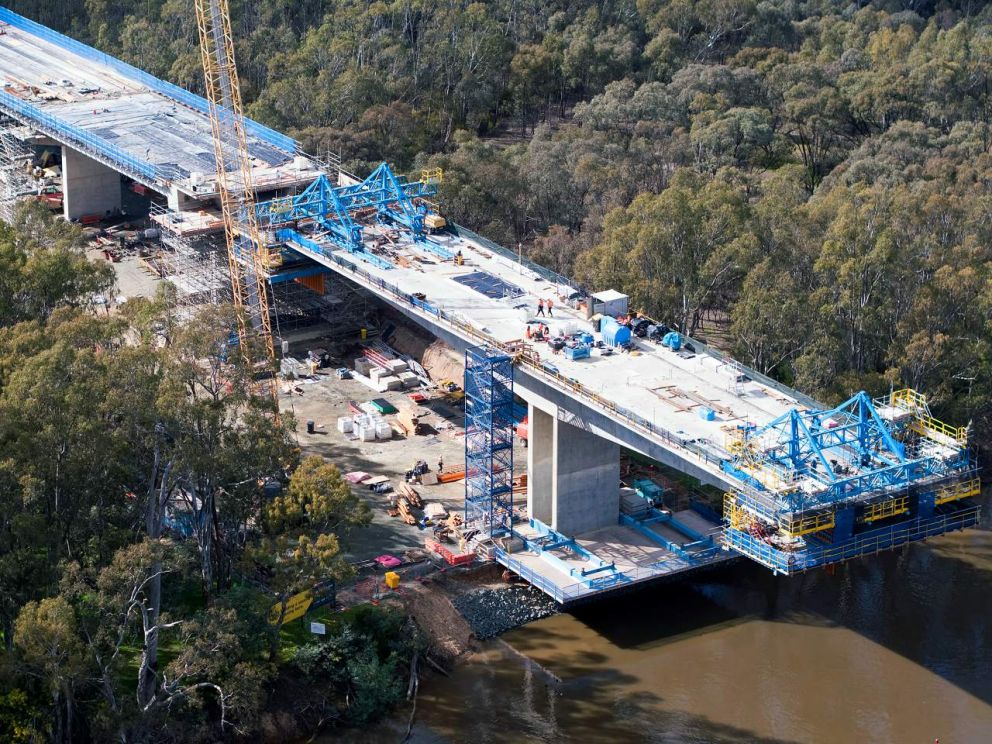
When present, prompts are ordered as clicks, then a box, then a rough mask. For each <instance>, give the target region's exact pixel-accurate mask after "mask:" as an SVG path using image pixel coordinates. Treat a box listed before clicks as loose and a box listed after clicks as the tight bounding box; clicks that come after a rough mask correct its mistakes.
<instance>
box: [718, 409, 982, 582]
mask: <svg viewBox="0 0 992 744" xmlns="http://www.w3.org/2000/svg"><path fill="white" fill-rule="evenodd" d="M727 449H728V450H729V451H730V453H731V455H732V459H729V460H725V461H724V462H723V463H722V467H723V469H724V470H725V471H726V472H727V473H728V474H730V475H732V476H734V477H735V478H736V479H737V480H738V481H740V482H741V484H742V486H741V488H739V489H738V490H736V491H731V492H729V493H728V494H727V495H726V496H725V498H724V520H725V523H726V530H725V533H724V542H725V544H726V545H727V546H728V547H730V548H733V549H735V550H737V551H739V552H741V553H743V554H744V555H746V556H748V557H750V558H752V559H754V560H756V561H758V562H759V563H762V564H764V565H766V566H768V567H769V568H771V569H773V570H774V571H776V572H778V573H785V574H791V573H796V572H799V571H805V570H807V569H810V568H815V567H817V566H823V565H828V564H832V563H837V562H840V561H845V560H849V559H851V558H856V557H858V556H862V555H867V554H869V553H875V552H878V551H881V550H885V549H888V548H892V547H896V546H898V545H901V544H904V543H908V542H913V541H915V540H922V539H925V538H927V537H932V536H935V535H940V534H943V533H945V532H948V531H951V530H958V529H964V528H966V527H971V526H973V525H975V524H976V523H977V522H978V512H979V507H978V506H977V505H976V504H975V503H974V502H973V501H972V498H973V497H975V496H977V495H978V494H979V492H980V490H981V484H980V482H979V480H978V477H977V468H976V466H975V464H974V463H973V461H972V458H971V453H970V452H969V449H968V431H967V429H966V428H964V427H961V428H955V427H950V426H947V425H946V424H943V423H942V422H940V421H937V420H936V419H934V418H933V417H932V416H931V415H930V410H929V408H928V407H927V404H926V399H925V398H924V397H923V396H922V395H920V394H919V393H917V392H916V391H913V390H900V391H896V392H893V393H892V394H891V395H889V396H888V397H887V398H884V399H881V400H877V401H872V400H871V399H870V398H869V397H868V395H867V394H866V393H864V392H862V393H858V394H857V395H855V396H854V397H853V398H851V399H850V400H848V401H846V402H844V403H843V404H841V405H840V406H837V407H836V408H833V409H830V410H825V411H818V410H807V411H798V410H795V409H793V410H790V411H789V412H788V413H786V414H784V415H782V416H780V417H779V418H777V419H775V420H774V421H772V422H771V423H769V424H767V425H765V426H763V427H761V428H754V427H748V426H742V427H740V428H739V429H738V431H737V434H736V436H734V437H733V438H732V440H731V442H730V443H729V444H728V447H727Z"/></svg>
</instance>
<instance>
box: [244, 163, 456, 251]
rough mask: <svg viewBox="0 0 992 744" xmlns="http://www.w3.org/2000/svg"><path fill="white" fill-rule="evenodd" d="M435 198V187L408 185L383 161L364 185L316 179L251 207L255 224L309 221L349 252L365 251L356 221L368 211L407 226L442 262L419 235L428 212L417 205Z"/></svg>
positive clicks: (422, 183) (269, 225)
mask: <svg viewBox="0 0 992 744" xmlns="http://www.w3.org/2000/svg"><path fill="white" fill-rule="evenodd" d="M436 194H437V185H436V184H435V183H433V182H427V181H409V180H407V179H406V178H404V177H402V176H397V175H395V174H394V173H393V171H392V170H391V169H390V167H389V166H388V165H387V164H386V163H382V164H380V165H379V167H377V168H376V169H375V170H374V171H372V173H370V174H369V176H368V178H366V179H365V180H364V181H361V182H359V183H355V184H348V185H346V186H335V185H334V184H333V183H331V181H330V180H329V179H328V178H327V176H323V175H322V176H320V178H318V179H317V180H316V181H314V182H313V183H312V184H310V185H309V186H308V187H307V188H306V189H305V190H304V191H303V192H302V193H300V194H298V195H296V196H285V197H281V198H279V199H273V200H271V201H267V202H262V203H260V204H258V205H256V207H255V209H256V213H257V214H258V221H259V224H260V225H262V226H263V227H265V228H282V227H284V226H286V225H289V224H294V225H298V224H300V223H311V224H313V225H315V226H317V227H318V228H320V229H322V230H324V231H326V232H327V233H329V235H330V236H331V238H332V240H333V241H334V242H335V243H337V244H338V245H339V246H341V247H342V248H345V249H347V250H349V251H351V252H353V253H354V252H360V251H363V250H364V247H363V245H362V228H361V226H360V225H358V224H357V223H356V222H355V217H356V215H358V214H360V213H373V214H375V215H376V216H377V217H378V218H379V219H380V220H381V221H384V222H391V223H395V224H398V225H400V226H402V227H404V228H406V229H407V230H408V231H409V232H410V233H411V235H412V236H413V239H414V241H415V242H416V243H417V244H418V245H420V246H421V247H423V248H425V249H426V250H429V251H431V252H432V253H434V254H436V255H438V256H440V257H441V258H444V259H451V258H452V254H451V253H450V252H449V251H447V250H445V249H444V248H442V247H441V246H440V245H438V244H437V243H434V242H432V241H430V240H429V239H428V238H427V237H426V236H425V235H424V220H425V218H426V217H427V215H428V214H429V213H430V210H429V208H428V207H427V205H426V204H424V203H423V202H422V201H415V200H422V199H425V198H427V197H431V196H434V195H436Z"/></svg>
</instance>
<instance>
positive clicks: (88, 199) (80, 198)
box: [62, 147, 121, 220]
mask: <svg viewBox="0 0 992 744" xmlns="http://www.w3.org/2000/svg"><path fill="white" fill-rule="evenodd" d="M62 193H63V197H62V210H63V214H64V215H65V218H66V219H67V220H78V219H79V218H80V217H82V216H84V215H87V214H98V215H100V216H101V217H102V216H103V215H105V214H106V213H107V212H115V211H117V210H119V209H120V208H121V174H120V173H118V172H117V171H115V170H114V169H113V168H108V167H107V166H105V165H104V164H103V163H100V162H98V161H96V160H93V159H92V158H89V157H87V156H86V155H83V154H82V153H81V152H79V151H77V150H73V149H71V148H69V147H63V148H62Z"/></svg>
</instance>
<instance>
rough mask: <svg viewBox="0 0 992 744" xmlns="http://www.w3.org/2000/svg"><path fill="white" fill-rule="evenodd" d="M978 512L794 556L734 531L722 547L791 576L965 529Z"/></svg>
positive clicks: (892, 529) (809, 549)
mask: <svg viewBox="0 0 992 744" xmlns="http://www.w3.org/2000/svg"><path fill="white" fill-rule="evenodd" d="M980 511H981V508H980V507H979V506H973V507H971V508H968V509H963V510H961V511H958V512H955V513H954V514H947V515H940V516H937V517H930V518H927V519H922V518H918V519H916V520H913V521H912V522H910V523H908V524H907V523H905V522H904V523H901V524H897V525H893V526H892V527H890V528H888V529H884V530H875V531H873V532H872V533H871V534H868V535H865V536H863V537H860V538H858V537H856V538H854V539H853V540H851V541H848V542H846V543H844V544H842V545H827V546H824V547H822V548H817V547H807V548H806V549H804V550H802V551H797V552H788V551H783V550H778V549H776V548H774V547H773V546H771V545H769V544H768V543H766V542H764V541H763V540H760V539H759V538H756V537H754V536H752V535H750V534H748V533H746V532H742V531H740V530H736V529H725V530H724V533H723V544H724V545H725V546H726V547H728V548H731V549H733V550H736V551H738V552H740V553H743V554H744V555H746V556H748V557H749V558H752V559H753V560H755V561H757V562H758V563H761V564H763V565H765V566H767V567H768V568H771V569H772V570H774V571H776V572H778V573H783V574H790V573H797V572H800V571H806V570H808V569H810V568H815V567H817V566H821V565H824V564H827V563H836V562H838V561H844V560H849V559H851V558H856V557H858V556H861V555H866V554H868V553H877V552H880V551H882V550H888V549H891V548H894V547H897V546H899V545H903V544H905V543H909V542H913V541H915V540H922V539H923V538H926V537H933V536H937V535H942V534H944V533H945V532H950V531H952V530H959V529H965V528H967V527H970V526H972V525H974V524H975V523H976V522H977V521H978V516H979V513H980Z"/></svg>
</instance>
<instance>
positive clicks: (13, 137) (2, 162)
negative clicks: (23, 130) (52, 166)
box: [0, 116, 35, 222]
mask: <svg viewBox="0 0 992 744" xmlns="http://www.w3.org/2000/svg"><path fill="white" fill-rule="evenodd" d="M19 126H20V125H19V124H18V122H16V121H15V120H13V119H11V118H8V117H5V116H0V220H4V221H5V222H10V221H11V220H12V219H13V218H14V210H15V207H16V206H17V202H18V201H19V200H20V199H21V198H23V197H24V196H27V195H29V194H32V193H34V189H35V186H34V180H33V179H32V178H31V176H30V175H29V173H28V169H29V168H30V166H31V159H32V155H31V151H30V149H28V148H27V147H26V146H25V145H24V143H23V142H22V141H21V140H20V138H19V137H18V136H17V134H16V133H15V131H14V130H15V129H16V128H17V127H19Z"/></svg>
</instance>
